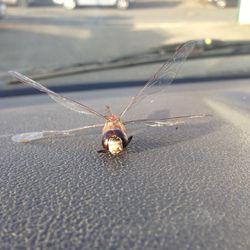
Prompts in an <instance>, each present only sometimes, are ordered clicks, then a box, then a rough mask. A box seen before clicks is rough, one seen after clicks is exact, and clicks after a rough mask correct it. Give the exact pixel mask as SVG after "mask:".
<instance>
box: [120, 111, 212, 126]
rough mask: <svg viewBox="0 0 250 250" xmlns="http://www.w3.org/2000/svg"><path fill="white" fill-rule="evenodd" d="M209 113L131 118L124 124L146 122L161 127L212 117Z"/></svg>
mask: <svg viewBox="0 0 250 250" xmlns="http://www.w3.org/2000/svg"><path fill="white" fill-rule="evenodd" d="M210 116H211V115H209V114H200V115H187V116H178V117H170V118H163V119H157V120H152V119H141V120H131V121H126V122H124V125H132V124H141V123H142V124H146V125H148V126H151V127H161V126H173V125H177V124H182V123H185V122H187V121H188V120H192V119H198V118H205V117H210Z"/></svg>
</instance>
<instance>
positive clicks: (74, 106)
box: [9, 71, 106, 119]
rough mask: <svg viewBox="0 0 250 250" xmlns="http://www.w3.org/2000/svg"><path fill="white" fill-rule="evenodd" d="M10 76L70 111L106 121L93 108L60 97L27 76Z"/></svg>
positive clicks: (17, 74) (12, 73)
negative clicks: (94, 116) (45, 94)
mask: <svg viewBox="0 0 250 250" xmlns="http://www.w3.org/2000/svg"><path fill="white" fill-rule="evenodd" d="M9 74H10V75H12V76H13V77H15V78H16V79H18V80H19V81H20V82H23V83H26V84H29V85H30V86H32V87H33V88H35V89H38V90H40V91H41V92H44V93H47V94H48V95H49V96H50V97H51V98H52V99H53V100H54V101H55V102H57V103H59V104H61V105H62V106H64V107H66V108H68V109H71V110H73V111H76V112H79V113H82V114H88V115H96V116H99V117H101V118H103V119H106V118H105V116H103V115H102V114H100V113H98V112H97V111H95V110H93V109H92V108H90V107H88V106H86V105H84V104H81V103H79V102H76V101H73V100H71V99H69V98H66V97H64V96H62V95H59V94H57V93H55V92H53V91H52V90H49V89H47V88H46V87H44V86H43V85H42V84H40V83H38V82H36V81H34V80H32V79H30V78H28V77H27V76H25V75H22V74H20V73H18V72H16V71H9Z"/></svg>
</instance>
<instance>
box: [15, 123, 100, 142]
mask: <svg viewBox="0 0 250 250" xmlns="http://www.w3.org/2000/svg"><path fill="white" fill-rule="evenodd" d="M103 125H104V124H95V125H89V126H84V127H80V128H74V129H68V130H58V131H56V130H51V131H41V132H30V133H22V134H17V135H14V136H12V138H11V139H12V140H13V141H14V142H23V143H28V142H32V141H37V140H41V139H47V138H56V137H57V138H58V137H65V136H70V135H74V134H77V133H78V132H80V131H82V130H86V129H91V128H98V127H102V126H103Z"/></svg>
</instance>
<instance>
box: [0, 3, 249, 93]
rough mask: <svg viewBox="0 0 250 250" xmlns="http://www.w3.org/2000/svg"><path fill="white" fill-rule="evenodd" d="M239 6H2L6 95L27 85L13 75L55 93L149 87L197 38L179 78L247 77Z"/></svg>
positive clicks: (1, 68)
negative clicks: (142, 84) (94, 87)
mask: <svg viewBox="0 0 250 250" xmlns="http://www.w3.org/2000/svg"><path fill="white" fill-rule="evenodd" d="M241 2H242V3H241V5H243V4H245V3H244V2H245V1H244V0H243V1H241ZM241 5H240V4H239V5H237V1H236V0H235V1H232V0H231V1H229V0H225V1H224V0H223V1H217V0H213V1H211V0H209V1H208V0H203V1H196V0H174V1H173V0H171V1H169V0H161V1H152V0H134V1H129V0H126V1H124V0H122V1H118V0H117V1H115V0H102V1H88V0H85V1H84V0H79V1H71V0H65V1H63V0H46V1H42V0H33V1H31V0H30V1H28V0H26V1H25V0H23V1H17V0H16V1H15V0H12V1H10V0H4V1H2V3H1V6H2V7H1V10H2V12H1V13H2V14H1V17H2V18H1V20H0V37H1V39H0V47H1V54H0V58H1V60H0V88H1V92H2V96H4V94H3V93H4V92H6V91H8V90H11V91H12V90H13V89H17V88H24V87H27V86H22V87H20V86H19V85H20V84H16V83H17V81H16V80H14V79H13V78H12V77H10V76H9V75H8V73H7V72H8V71H9V70H16V71H18V72H21V73H23V74H25V75H28V76H30V77H32V78H33V79H36V80H38V79H39V80H41V79H42V80H43V82H44V83H46V85H48V86H52V87H53V86H57V85H60V86H64V87H70V86H76V85H79V86H80V85H83V84H89V83H95V84H99V83H102V82H105V83H111V82H112V83H117V84H119V82H120V83H122V82H136V81H145V80H146V79H148V78H149V77H150V76H151V75H152V74H153V73H154V71H155V70H156V69H157V68H159V66H160V65H161V64H163V63H164V62H165V61H167V60H169V58H171V56H172V54H173V53H174V52H175V51H176V48H177V47H178V46H180V45H181V44H183V43H185V42H186V41H188V40H199V41H200V43H199V44H200V47H199V48H197V49H196V51H194V53H193V54H192V55H190V57H189V58H188V59H187V62H186V63H185V65H184V67H183V69H182V70H181V71H180V73H179V74H178V76H177V78H189V79H191V78H198V79H202V78H205V79H208V78H213V77H215V78H216V77H222V78H224V77H231V76H236V77H248V76H249V73H248V72H249V67H250V66H249V65H250V63H249V60H250V57H249V52H250V43H249V42H248V41H249V40H250V32H249V25H247V22H248V20H247V17H245V16H244V15H245V14H244V10H242V9H243V7H242V6H241ZM246 6H247V4H245V7H246ZM247 7H248V6H247ZM244 9H246V8H244ZM242 20H243V21H242ZM189 59H190V60H189ZM194 69H196V70H194ZM197 69H198V70H197ZM177 82H178V80H177ZM68 90H69V91H70V90H71V89H70V88H69V89H68ZM72 90H75V89H74V88H73V89H72Z"/></svg>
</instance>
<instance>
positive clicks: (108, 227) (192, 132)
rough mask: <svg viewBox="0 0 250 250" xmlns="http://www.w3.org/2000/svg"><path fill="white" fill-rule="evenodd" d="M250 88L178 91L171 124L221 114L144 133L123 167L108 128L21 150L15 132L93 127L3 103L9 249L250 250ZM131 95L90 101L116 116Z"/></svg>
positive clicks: (45, 106)
mask: <svg viewBox="0 0 250 250" xmlns="http://www.w3.org/2000/svg"><path fill="white" fill-rule="evenodd" d="M247 85H248V82H247V81H239V82H234V83H226V82H217V83H213V84H212V83H202V84H193V85H191V84H190V85H179V86H171V87H170V88H169V89H170V92H169V94H168V95H167V96H166V99H167V106H168V108H169V109H168V114H169V115H184V114H193V113H210V114H213V117H211V118H209V119H206V120H204V121H202V122H201V121H199V122H198V121H197V122H196V121H194V122H192V123H188V124H181V125H179V126H178V129H176V127H175V126H169V127H157V128H153V127H147V128H145V129H144V130H137V132H136V133H135V135H134V138H133V140H132V142H131V144H130V145H129V147H128V149H127V150H126V151H125V152H124V153H123V154H122V155H121V156H119V157H116V158H113V157H110V156H109V155H98V154H97V153H96V151H97V150H98V149H100V147H101V146H100V131H98V130H97V131H93V132H90V133H88V132H85V133H83V134H82V135H78V136H76V137H68V138H63V139H53V140H47V141H41V142H36V143H32V144H16V143H14V142H12V141H11V139H10V136H11V135H12V134H15V133H20V132H27V131H39V130H44V129H63V128H72V127H77V126H80V125H82V124H83V123H85V122H86V123H88V122H89V123H90V122H91V120H90V119H92V118H89V117H85V116H84V117H82V116H81V115H78V114H75V113H72V112H70V111H68V110H66V109H64V108H62V107H59V106H58V105H57V104H54V103H53V102H52V101H50V100H49V99H48V97H47V96H45V95H41V96H33V97H18V98H9V99H7V98H5V99H2V100H0V105H1V107H2V108H1V111H0V127H1V135H0V249H2V250H4V249H28V248H30V249H249V248H250V238H249V235H250V219H249V218H250V209H249V208H250V192H249V190H250V157H249V156H250V139H249V138H250V116H249V110H248V108H247V107H249V104H250V94H248V93H250V92H249V88H248V87H247ZM110 93H111V94H112V96H113V98H111V97H110V95H111V94H110ZM132 93H134V89H126V91H121V90H119V91H118V90H114V91H113V92H112V91H111V92H109V93H108V92H105V91H99V92H98V91H96V92H91V93H90V92H89V93H88V96H89V97H88V100H87V103H91V104H93V106H97V107H98V106H101V105H102V106H103V105H104V104H106V103H114V109H116V107H118V103H119V102H120V101H122V100H123V99H124V100H125V99H126V97H127V96H129V95H131V94H132ZM68 96H70V97H72V98H74V99H78V100H81V98H82V97H81V96H82V93H69V94H68ZM248 97H249V98H248ZM85 103H86V101H85ZM14 106H16V107H14ZM18 106H19V107H18ZM141 112H145V110H141ZM240 119H243V120H242V121H241V120H240ZM130 133H132V134H133V130H132V131H131V132H130Z"/></svg>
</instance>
